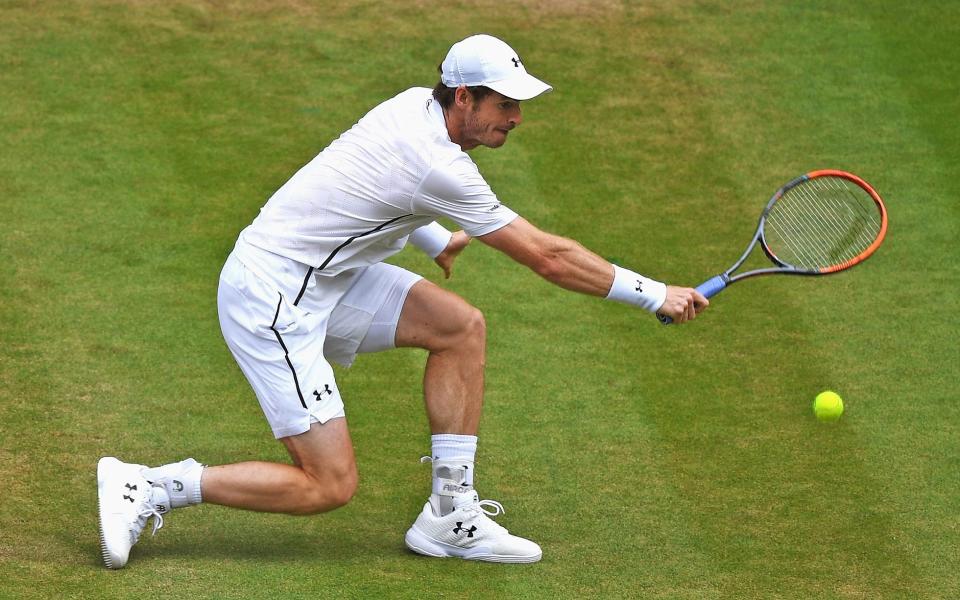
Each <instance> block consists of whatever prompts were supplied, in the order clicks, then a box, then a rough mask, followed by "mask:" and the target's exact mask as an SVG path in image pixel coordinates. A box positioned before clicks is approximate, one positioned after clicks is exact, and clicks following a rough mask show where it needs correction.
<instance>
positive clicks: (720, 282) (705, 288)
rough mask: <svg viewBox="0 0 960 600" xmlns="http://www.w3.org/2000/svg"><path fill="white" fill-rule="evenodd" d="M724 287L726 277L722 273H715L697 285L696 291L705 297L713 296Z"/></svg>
mask: <svg viewBox="0 0 960 600" xmlns="http://www.w3.org/2000/svg"><path fill="white" fill-rule="evenodd" d="M725 287H727V279H726V278H725V277H724V276H723V275H717V276H716V277H713V278H711V279H708V280H706V281H704V282H703V283H701V284H700V285H698V286H697V291H698V292H700V293H701V294H703V295H704V297H706V298H713V297H714V296H716V295H717V294H719V293H720V291H721V290H723V288H725Z"/></svg>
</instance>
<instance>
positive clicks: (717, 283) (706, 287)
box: [657, 275, 727, 325]
mask: <svg viewBox="0 0 960 600" xmlns="http://www.w3.org/2000/svg"><path fill="white" fill-rule="evenodd" d="M725 287H727V278H726V277H724V276H723V275H717V276H716V277H712V278H710V279H708V280H706V281H704V282H703V283H701V284H700V285H698V286H697V291H698V292H700V293H701V294H703V296H704V297H705V298H713V297H714V296H716V295H717V294H719V293H720V291H721V290H723V288H725ZM657 319H659V320H660V322H661V323H663V324H664V325H669V324H670V323H673V319H672V318H670V317H668V316H667V315H661V314H660V313H657Z"/></svg>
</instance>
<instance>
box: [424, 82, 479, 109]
mask: <svg viewBox="0 0 960 600" xmlns="http://www.w3.org/2000/svg"><path fill="white" fill-rule="evenodd" d="M467 91H468V92H470V95H471V96H473V99H474V100H476V101H480V100H482V99H483V98H484V97H485V96H488V95H489V94H490V93H492V92H493V90H491V89H490V88H488V87H487V86H485V85H475V86H473V87H470V86H467ZM456 94H457V88H455V87H447V86H446V85H445V84H444V83H443V80H440V81H438V82H437V85H435V86H434V87H433V97H434V99H435V100H436V101H437V102H439V103H440V106H442V107H443V108H450V106H452V105H453V99H454V97H455V96H456Z"/></svg>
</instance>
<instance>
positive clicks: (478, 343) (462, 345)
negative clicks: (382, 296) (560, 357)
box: [396, 280, 487, 435]
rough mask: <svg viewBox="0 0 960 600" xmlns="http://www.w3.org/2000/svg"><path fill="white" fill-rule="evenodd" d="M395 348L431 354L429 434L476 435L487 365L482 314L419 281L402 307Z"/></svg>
mask: <svg viewBox="0 0 960 600" xmlns="http://www.w3.org/2000/svg"><path fill="white" fill-rule="evenodd" d="M396 343H397V346H399V347H413V348H423V349H425V350H428V351H429V352H430V354H429V356H428V357H427V366H426V370H425V371H424V376H423V395H424V401H425V403H426V408H427V417H428V418H429V420H430V431H432V432H433V433H434V434H441V433H452V434H463V435H476V434H477V430H478V428H479V425H480V413H481V410H482V408H483V369H484V365H485V364H486V345H487V338H486V324H485V322H484V319H483V314H482V313H481V312H480V311H479V310H478V309H476V308H474V307H473V306H471V305H470V304H468V303H467V302H466V301H465V300H464V299H463V298H461V297H460V296H457V295H456V294H454V293H452V292H448V291H446V290H444V289H442V288H440V287H438V286H436V285H434V284H433V283H431V282H429V281H426V280H421V281H419V282H417V283H416V284H414V286H413V287H412V288H411V289H410V292H409V293H408V294H407V298H406V301H405V302H404V304H403V310H402V311H401V313H400V320H399V322H398V323H397V338H396Z"/></svg>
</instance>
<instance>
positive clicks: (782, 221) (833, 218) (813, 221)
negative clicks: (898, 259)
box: [759, 169, 887, 275]
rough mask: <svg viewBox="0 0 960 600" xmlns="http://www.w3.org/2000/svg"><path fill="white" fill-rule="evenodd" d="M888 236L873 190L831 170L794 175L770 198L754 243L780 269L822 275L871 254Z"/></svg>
mask: <svg viewBox="0 0 960 600" xmlns="http://www.w3.org/2000/svg"><path fill="white" fill-rule="evenodd" d="M886 234H887V209H886V207H885V206H884V204H883V200H882V199H881V198H880V195H879V194H878V193H877V192H876V190H874V189H873V187H872V186H871V185H870V184H869V183H867V182H866V181H864V180H863V179H861V178H859V177H857V176H856V175H854V174H852V173H847V172H846V171H838V170H832V169H824V170H819V171H811V172H810V173H806V174H805V175H801V176H800V177H797V178H796V179H794V180H793V181H791V182H790V183H788V184H787V185H785V186H783V187H782V188H780V189H779V190H777V192H776V193H775V194H774V195H773V197H772V198H771V199H770V202H769V203H768V204H767V207H766V209H765V210H764V212H763V216H762V217H761V219H760V227H759V241H760V245H761V247H762V248H763V251H764V253H765V254H766V255H767V256H768V257H769V258H770V260H772V261H773V262H774V263H776V264H777V265H778V266H779V267H781V268H783V269H787V270H788V271H792V272H794V273H799V274H809V275H825V274H828V273H836V272H838V271H843V270H845V269H849V268H850V267H852V266H854V265H857V264H859V263H861V262H863V261H864V260H866V259H867V258H869V257H870V255H872V254H873V253H874V252H875V251H876V250H877V248H878V247H879V246H880V244H881V243H882V242H883V239H884V237H886Z"/></svg>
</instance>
